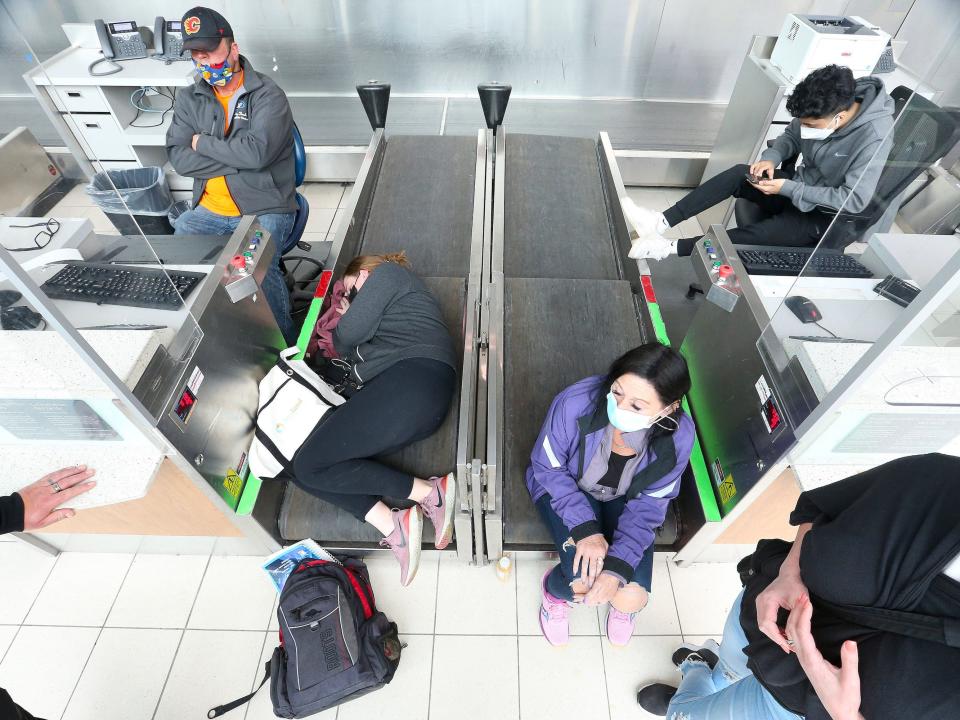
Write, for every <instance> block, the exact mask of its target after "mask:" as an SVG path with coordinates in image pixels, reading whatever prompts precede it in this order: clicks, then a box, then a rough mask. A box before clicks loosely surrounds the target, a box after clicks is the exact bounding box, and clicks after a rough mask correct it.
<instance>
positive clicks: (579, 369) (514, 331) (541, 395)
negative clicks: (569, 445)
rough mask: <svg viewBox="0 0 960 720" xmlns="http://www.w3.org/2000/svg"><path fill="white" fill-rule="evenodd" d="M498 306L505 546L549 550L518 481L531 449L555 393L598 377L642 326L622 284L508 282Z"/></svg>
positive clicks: (546, 536) (636, 338)
mask: <svg viewBox="0 0 960 720" xmlns="http://www.w3.org/2000/svg"><path fill="white" fill-rule="evenodd" d="M504 309H505V310H504V331H505V335H506V337H505V338H504V346H503V350H504V358H505V362H504V475H503V500H504V502H503V506H504V511H503V514H504V528H503V539H504V544H505V545H511V546H516V545H520V546H523V547H524V548H528V546H531V545H532V546H536V547H539V546H543V547H547V546H550V547H552V543H551V541H550V535H549V533H548V532H547V528H546V526H545V525H544V524H543V521H542V520H541V519H540V516H539V515H538V514H537V511H536V508H535V507H534V506H533V503H532V502H531V501H530V496H529V495H528V494H527V489H526V486H525V485H524V481H523V476H524V472H525V471H526V468H527V464H528V462H529V460H530V451H531V449H532V448H533V445H534V443H535V442H536V440H537V435H538V434H539V432H540V427H541V425H542V424H543V419H544V418H545V417H546V414H547V409H548V408H549V407H550V402H551V401H552V400H553V398H554V397H555V396H556V394H557V393H559V392H560V391H561V390H563V388H565V387H567V386H568V385H571V384H573V383H574V382H576V381H577V380H582V379H583V378H585V377H587V376H588V375H597V374H602V373H604V372H605V371H606V368H607V367H608V366H609V364H610V362H611V361H612V360H613V359H614V358H616V357H617V356H618V355H621V354H622V353H624V352H626V351H627V350H629V349H630V348H632V347H636V346H637V345H639V344H640V342H641V338H640V329H639V326H638V325H637V319H636V315H635V313H634V309H633V300H632V299H631V292H630V284H629V283H627V282H624V281H621V280H557V279H510V280H507V281H506V288H505V296H504ZM530 348H536V349H537V352H535V353H534V352H530Z"/></svg>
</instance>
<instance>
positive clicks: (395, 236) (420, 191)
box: [360, 136, 477, 278]
mask: <svg viewBox="0 0 960 720" xmlns="http://www.w3.org/2000/svg"><path fill="white" fill-rule="evenodd" d="M476 159H477V140H476V137H473V138H469V137H416V136H398V137H394V138H391V139H390V140H389V142H388V143H387V152H386V155H385V156H384V159H383V167H382V168H381V169H380V176H379V178H378V179H377V189H376V193H375V195H374V199H373V207H371V209H370V216H369V218H368V219H367V227H366V230H365V231H364V235H363V241H362V243H361V246H360V252H362V253H363V254H364V255H372V254H376V253H385V252H396V251H397V250H405V251H406V253H407V257H408V258H409V259H410V264H411V265H412V266H413V270H414V271H415V272H416V273H417V274H418V275H420V276H421V277H461V278H465V277H466V276H467V274H468V273H469V270H470V232H471V228H472V223H473V190H474V187H473V185H474V172H475V169H476Z"/></svg>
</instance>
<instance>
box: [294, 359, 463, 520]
mask: <svg viewBox="0 0 960 720" xmlns="http://www.w3.org/2000/svg"><path fill="white" fill-rule="evenodd" d="M456 379H457V374H456V372H455V371H454V369H453V368H452V367H450V366H449V365H447V364H446V363H442V362H439V361H437V360H428V359H426V358H411V359H409V360H401V361H400V362H398V363H396V364H394V365H392V366H390V367H389V368H387V369H386V370H384V371H383V372H382V373H380V374H379V375H377V376H376V377H375V378H374V379H373V380H371V381H370V382H369V383H367V384H366V385H364V386H363V387H362V388H361V389H360V390H359V391H357V393H356V394H355V395H354V396H353V397H351V398H350V399H349V400H348V401H347V402H346V403H344V404H343V405H341V406H340V407H338V408H337V409H336V410H335V411H334V413H333V414H332V415H331V416H330V419H329V420H327V421H326V422H325V423H324V424H323V425H321V426H320V427H319V428H318V429H317V431H316V432H315V433H314V434H313V435H312V436H311V437H309V438H308V439H307V441H306V443H304V444H303V446H302V447H301V448H300V451H299V452H298V453H297V455H296V457H295V458H294V460H293V470H294V482H295V483H296V484H297V485H299V486H300V487H301V488H303V489H304V490H306V491H307V492H308V493H310V494H311V495H315V496H316V497H318V498H320V499H321V500H325V501H327V502H329V503H331V504H333V505H336V506H337V507H341V508H343V509H344V510H347V511H348V512H350V513H351V514H352V515H353V516H354V517H356V518H357V519H359V520H363V518H364V517H365V516H366V514H367V513H368V512H370V508H372V507H373V506H374V505H376V504H377V502H379V501H380V498H381V497H382V496H384V495H388V496H390V497H395V498H406V497H409V496H410V492H411V490H412V489H413V476H412V475H406V474H404V473H402V472H400V471H399V470H394V469H393V468H390V467H387V466H386V465H384V464H383V463H380V462H377V461H376V460H371V459H370V458H373V457H377V456H379V455H387V454H389V453H392V452H396V451H398V450H401V449H403V448H405V447H407V446H408V445H411V444H413V443H415V442H417V441H418V440H423V439H424V438H426V437H429V436H430V435H432V434H433V433H434V432H436V430H437V428H439V427H440V425H441V424H442V423H443V419H444V418H445V417H446V415H447V411H448V410H449V409H450V400H451V399H452V398H453V393H454V390H455V389H456ZM437 469H438V471H441V472H446V471H447V470H448V468H437Z"/></svg>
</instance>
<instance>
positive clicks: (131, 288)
mask: <svg viewBox="0 0 960 720" xmlns="http://www.w3.org/2000/svg"><path fill="white" fill-rule="evenodd" d="M205 277H206V274H205V273H199V272H189V271H186V270H167V271H164V270H160V269H153V268H143V267H135V266H132V265H109V264H106V263H93V262H70V263H66V265H65V267H64V268H63V269H62V270H60V271H59V272H58V273H57V274H56V275H54V276H53V277H52V278H50V279H49V280H47V281H46V282H45V283H44V284H43V285H42V286H41V288H40V289H41V290H43V291H44V292H46V293H47V295H48V296H49V297H51V298H54V299H55V300H77V301H80V302H92V303H97V304H98V305H100V304H104V305H129V306H131V307H142V308H153V309H157V310H176V309H178V308H180V307H182V306H183V300H182V299H181V298H186V297H187V296H188V295H189V294H190V293H191V292H193V290H194V289H196V287H197V286H198V285H199V284H200V281H201V280H203V278H205Z"/></svg>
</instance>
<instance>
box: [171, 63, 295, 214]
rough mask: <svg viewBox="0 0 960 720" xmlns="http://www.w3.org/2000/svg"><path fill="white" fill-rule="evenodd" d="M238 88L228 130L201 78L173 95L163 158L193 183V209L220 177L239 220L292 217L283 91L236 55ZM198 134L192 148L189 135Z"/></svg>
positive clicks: (289, 117) (289, 118) (289, 128)
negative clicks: (211, 181) (244, 217)
mask: <svg viewBox="0 0 960 720" xmlns="http://www.w3.org/2000/svg"><path fill="white" fill-rule="evenodd" d="M240 66H241V67H242V68H243V85H242V86H241V87H239V88H238V89H237V92H235V93H234V94H233V97H232V98H230V105H229V107H230V116H231V120H230V128H229V130H228V132H227V133H224V131H223V126H224V120H225V118H224V116H223V108H222V107H221V105H220V102H219V101H218V100H217V98H216V96H215V95H214V92H213V88H212V87H210V85H209V84H207V83H206V82H205V81H204V80H203V79H202V78H199V77H198V78H197V80H196V82H195V83H194V84H193V86H192V87H186V88H182V89H181V90H179V91H178V92H177V100H176V105H175V107H174V110H173V120H172V122H171V123H170V129H169V130H168V131H167V154H168V155H169V156H170V163H171V164H172V165H173V169H174V170H176V171H177V173H178V174H180V175H183V176H184V177H192V178H193V207H196V206H197V203H199V202H200V198H201V197H203V190H204V188H205V187H206V185H207V180H209V179H210V178H215V177H220V176H221V175H222V176H223V177H224V179H225V181H226V183H227V187H228V188H229V189H230V195H231V196H232V197H233V201H234V202H235V203H236V204H237V207H238V208H240V212H242V213H243V214H244V215H263V214H266V213H285V212H295V211H296V209H297V195H296V193H297V188H296V180H295V174H294V160H293V114H292V113H291V112H290V104H289V103H288V102H287V96H286V95H285V94H284V92H283V90H281V89H280V88H279V86H278V85H277V84H276V83H275V82H274V81H273V80H271V79H270V78H268V77H266V76H265V75H262V74H260V73H258V72H257V71H256V70H254V69H253V66H252V65H251V64H250V61H249V60H247V59H246V58H245V57H243V56H242V55H241V56H240ZM195 134H199V135H200V138H199V139H198V140H197V149H196V151H194V150H193V148H192V147H191V142H192V140H193V136H194V135H195Z"/></svg>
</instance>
